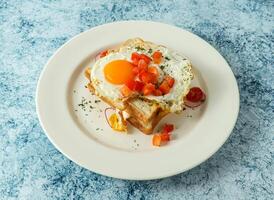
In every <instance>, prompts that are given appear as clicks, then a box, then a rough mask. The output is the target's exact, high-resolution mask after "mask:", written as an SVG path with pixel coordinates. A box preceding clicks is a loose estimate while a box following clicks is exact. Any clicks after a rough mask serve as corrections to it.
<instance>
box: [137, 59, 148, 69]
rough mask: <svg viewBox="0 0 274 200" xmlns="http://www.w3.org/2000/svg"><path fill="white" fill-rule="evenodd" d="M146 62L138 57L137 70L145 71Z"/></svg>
mask: <svg viewBox="0 0 274 200" xmlns="http://www.w3.org/2000/svg"><path fill="white" fill-rule="evenodd" d="M147 67H148V64H147V63H146V61H145V60H144V59H140V60H139V62H138V69H139V71H140V72H141V71H147Z"/></svg>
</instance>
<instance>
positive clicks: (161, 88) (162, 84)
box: [159, 80, 170, 94]
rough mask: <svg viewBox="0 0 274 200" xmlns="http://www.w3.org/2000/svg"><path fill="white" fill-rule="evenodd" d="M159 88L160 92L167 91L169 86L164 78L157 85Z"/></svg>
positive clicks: (165, 92)
mask: <svg viewBox="0 0 274 200" xmlns="http://www.w3.org/2000/svg"><path fill="white" fill-rule="evenodd" d="M159 89H160V90H161V92H162V93H163V94H167V93H169V90H170V87H169V85H168V82H167V81H166V80H164V81H163V82H162V83H161V85H160V86H159Z"/></svg>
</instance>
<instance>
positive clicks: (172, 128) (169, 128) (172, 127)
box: [162, 124, 174, 133]
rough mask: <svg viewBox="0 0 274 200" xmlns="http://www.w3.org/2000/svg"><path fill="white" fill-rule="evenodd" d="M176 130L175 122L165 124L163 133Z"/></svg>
mask: <svg viewBox="0 0 274 200" xmlns="http://www.w3.org/2000/svg"><path fill="white" fill-rule="evenodd" d="M173 130H174V125H173V124H165V125H164V127H163V131H162V132H163V133H170V132H171V131H173Z"/></svg>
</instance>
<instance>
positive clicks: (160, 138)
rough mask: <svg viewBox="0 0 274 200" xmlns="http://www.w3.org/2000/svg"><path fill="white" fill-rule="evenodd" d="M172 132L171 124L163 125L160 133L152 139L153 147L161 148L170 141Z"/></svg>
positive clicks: (172, 126)
mask: <svg viewBox="0 0 274 200" xmlns="http://www.w3.org/2000/svg"><path fill="white" fill-rule="evenodd" d="M173 130H174V125H173V124H165V125H164V127H163V128H162V131H161V132H159V133H155V134H154V135H153V137H152V145H153V146H158V147H159V146H161V145H163V144H165V143H167V142H169V141H170V137H171V132H172V131H173Z"/></svg>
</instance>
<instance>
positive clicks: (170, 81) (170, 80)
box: [165, 75, 175, 88]
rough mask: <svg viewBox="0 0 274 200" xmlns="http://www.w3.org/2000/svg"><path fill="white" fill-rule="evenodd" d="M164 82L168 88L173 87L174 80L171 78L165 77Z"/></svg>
mask: <svg viewBox="0 0 274 200" xmlns="http://www.w3.org/2000/svg"><path fill="white" fill-rule="evenodd" d="M165 80H166V81H167V83H168V85H169V87H170V88H172V87H173V85H174V82H175V79H174V78H172V77H171V76H169V75H167V76H166V77H165Z"/></svg>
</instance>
